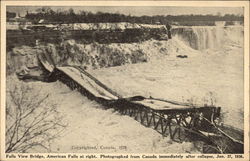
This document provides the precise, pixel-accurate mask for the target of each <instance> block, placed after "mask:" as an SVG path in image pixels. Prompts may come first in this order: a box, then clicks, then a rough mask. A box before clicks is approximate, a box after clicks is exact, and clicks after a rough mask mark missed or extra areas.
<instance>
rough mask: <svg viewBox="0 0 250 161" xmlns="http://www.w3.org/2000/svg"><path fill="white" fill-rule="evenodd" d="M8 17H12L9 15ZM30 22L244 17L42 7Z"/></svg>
mask: <svg viewBox="0 0 250 161" xmlns="http://www.w3.org/2000/svg"><path fill="white" fill-rule="evenodd" d="M7 15H11V14H10V13H8V14H7ZM25 17H26V18H27V19H29V20H30V21H32V22H34V23H37V22H39V20H41V19H44V20H45V22H47V23H101V22H130V23H145V24H168V23H171V22H187V21H242V22H243V20H244V17H243V15H234V14H225V15H223V16H222V15H221V14H220V13H217V15H211V14H208V15H193V14H191V15H155V16H146V15H144V16H131V15H124V14H120V13H105V12H97V13H92V12H88V11H83V10H82V11H79V12H77V13H76V12H75V11H74V10H73V9H72V8H70V9H68V10H59V9H58V10H56V11H54V10H53V9H51V8H50V7H42V8H39V9H37V10H36V13H29V12H27V13H26V16H25Z"/></svg>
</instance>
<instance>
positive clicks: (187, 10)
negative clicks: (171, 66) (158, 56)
mask: <svg viewBox="0 0 250 161" xmlns="http://www.w3.org/2000/svg"><path fill="white" fill-rule="evenodd" d="M37 8H41V6H40V7H39V6H36V7H33V6H28V7H27V6H25V7H22V6H16V7H15V6H11V7H7V11H10V12H16V13H20V14H21V16H24V15H25V14H26V11H29V12H34V11H35V10H36V9H37ZM51 8H52V9H53V10H55V11H56V10H58V9H61V10H68V9H69V8H73V9H74V11H75V12H76V13H77V12H79V11H80V10H84V11H91V12H93V13H95V12H98V11H101V12H110V13H122V14H125V15H128V14H130V15H135V16H142V15H148V16H152V15H181V14H203V15H205V14H213V15H216V14H217V13H218V12H220V13H221V14H222V15H224V14H241V15H243V13H244V11H243V8H241V7H180V6H178V7H173V6H153V7H149V6H143V7H140V6H134V7H132V6H129V7H121V6H119V7H114V6H112V7H111V6H101V7H100V6H77V7H74V6H72V7H68V6H67V7H63V6H61V7H51Z"/></svg>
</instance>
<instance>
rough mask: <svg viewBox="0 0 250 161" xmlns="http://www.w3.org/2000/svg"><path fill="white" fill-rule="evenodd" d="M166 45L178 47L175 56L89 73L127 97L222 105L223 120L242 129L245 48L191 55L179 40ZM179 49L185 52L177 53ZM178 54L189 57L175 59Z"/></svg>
mask: <svg viewBox="0 0 250 161" xmlns="http://www.w3.org/2000/svg"><path fill="white" fill-rule="evenodd" d="M167 43H169V44H177V46H174V45H173V46H172V47H171V45H169V47H170V48H169V49H168V50H172V51H174V52H175V53H173V56H172V57H171V56H164V55H162V56H161V58H160V59H154V60H151V61H150V62H148V63H140V64H129V65H124V66H119V67H111V68H102V69H98V70H89V72H90V73H91V74H93V75H94V76H95V77H97V78H98V79H99V80H101V81H102V82H103V83H104V84H106V85H107V86H109V87H110V88H111V89H113V90H115V91H116V92H117V93H120V94H122V95H123V96H124V97H128V96H134V95H142V96H145V97H149V96H152V97H156V98H165V99H169V100H175V101H181V102H191V103H197V104H208V105H211V104H213V105H215V106H220V107H222V113H223V121H224V122H225V123H226V124H229V125H232V126H234V127H238V128H241V129H243V127H244V126H243V118H244V117H243V103H244V100H243V98H244V96H243V88H244V87H243V47H242V46H240V44H238V43H230V44H229V43H228V44H226V45H224V46H222V47H221V48H219V49H207V50H203V51H197V50H196V51H195V52H190V51H192V49H191V48H189V49H188V46H185V45H184V44H182V46H181V45H180V41H179V40H178V39H176V38H173V39H172V40H169V41H168V42H167ZM178 43H179V44H178ZM178 46H181V47H182V49H184V50H177V47H178ZM186 48H187V49H188V50H185V49H186ZM178 54H180V55H183V54H185V55H188V58H184V59H181V58H176V57H175V56H176V55H178ZM152 55H153V53H152ZM156 55H158V54H156Z"/></svg>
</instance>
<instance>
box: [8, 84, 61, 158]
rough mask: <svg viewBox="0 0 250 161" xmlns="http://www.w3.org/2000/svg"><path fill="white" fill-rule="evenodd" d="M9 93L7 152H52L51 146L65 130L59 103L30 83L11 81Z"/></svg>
mask: <svg viewBox="0 0 250 161" xmlns="http://www.w3.org/2000/svg"><path fill="white" fill-rule="evenodd" d="M8 82H9V83H7V91H6V134H5V135H6V140H5V141H6V142H5V145H6V153H9V152H27V151H28V150H29V149H31V148H35V147H36V148H37V147H38V148H42V149H45V150H46V151H47V152H49V151H50V143H51V141H52V140H53V139H55V138H56V137H58V136H59V133H60V131H62V130H63V129H64V128H65V125H64V124H63V123H62V116H61V115H60V113H59V112H58V111H57V110H56V104H53V103H51V102H50V101H49V99H48V98H49V94H48V93H47V94H42V93H41V91H37V89H35V88H34V87H32V86H30V85H29V84H27V83H24V82H21V81H18V80H15V79H12V80H8Z"/></svg>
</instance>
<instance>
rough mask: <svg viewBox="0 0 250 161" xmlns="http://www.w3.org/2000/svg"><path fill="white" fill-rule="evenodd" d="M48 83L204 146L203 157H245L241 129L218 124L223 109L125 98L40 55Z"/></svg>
mask: <svg viewBox="0 0 250 161" xmlns="http://www.w3.org/2000/svg"><path fill="white" fill-rule="evenodd" d="M38 59H39V61H40V62H41V64H42V66H43V67H44V70H45V71H46V73H47V75H46V81H48V82H53V81H57V80H59V81H61V82H62V83H64V84H66V85H67V86H69V87H70V88H71V89H72V90H77V91H79V92H80V93H81V94H82V95H84V96H86V97H87V98H89V99H90V100H94V101H96V102H98V103H100V104H102V105H103V107H104V108H105V109H107V108H113V109H114V110H115V111H118V112H119V113H120V114H121V115H128V116H130V117H132V118H134V119H135V120H136V121H138V122H140V123H141V124H142V125H144V126H146V127H148V128H153V129H154V130H156V131H157V132H159V133H160V134H161V135H162V136H163V137H166V136H170V138H171V139H172V140H174V141H176V142H180V143H181V142H184V141H191V142H199V143H202V144H201V145H202V146H201V147H200V148H199V150H200V151H201V152H203V153H243V151H244V143H243V140H244V135H243V131H240V130H239V129H236V128H233V127H229V126H225V125H221V124H219V123H218V120H219V118H220V117H221V116H220V110H221V108H220V107H214V106H207V105H194V104H189V103H181V102H176V101H169V100H164V99H157V98H152V97H149V98H145V97H142V96H134V97H129V98H123V97H122V96H120V95H119V94H117V93H116V92H114V91H113V90H112V89H110V88H109V87H107V86H106V85H104V84H103V83H102V82H100V81H99V80H98V79H96V78H95V77H93V76H92V75H91V74H90V73H88V72H87V71H86V70H84V69H83V68H82V67H79V66H63V67H57V66H56V65H55V64H54V63H53V61H52V59H50V58H49V57H48V56H45V55H43V54H39V55H38Z"/></svg>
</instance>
